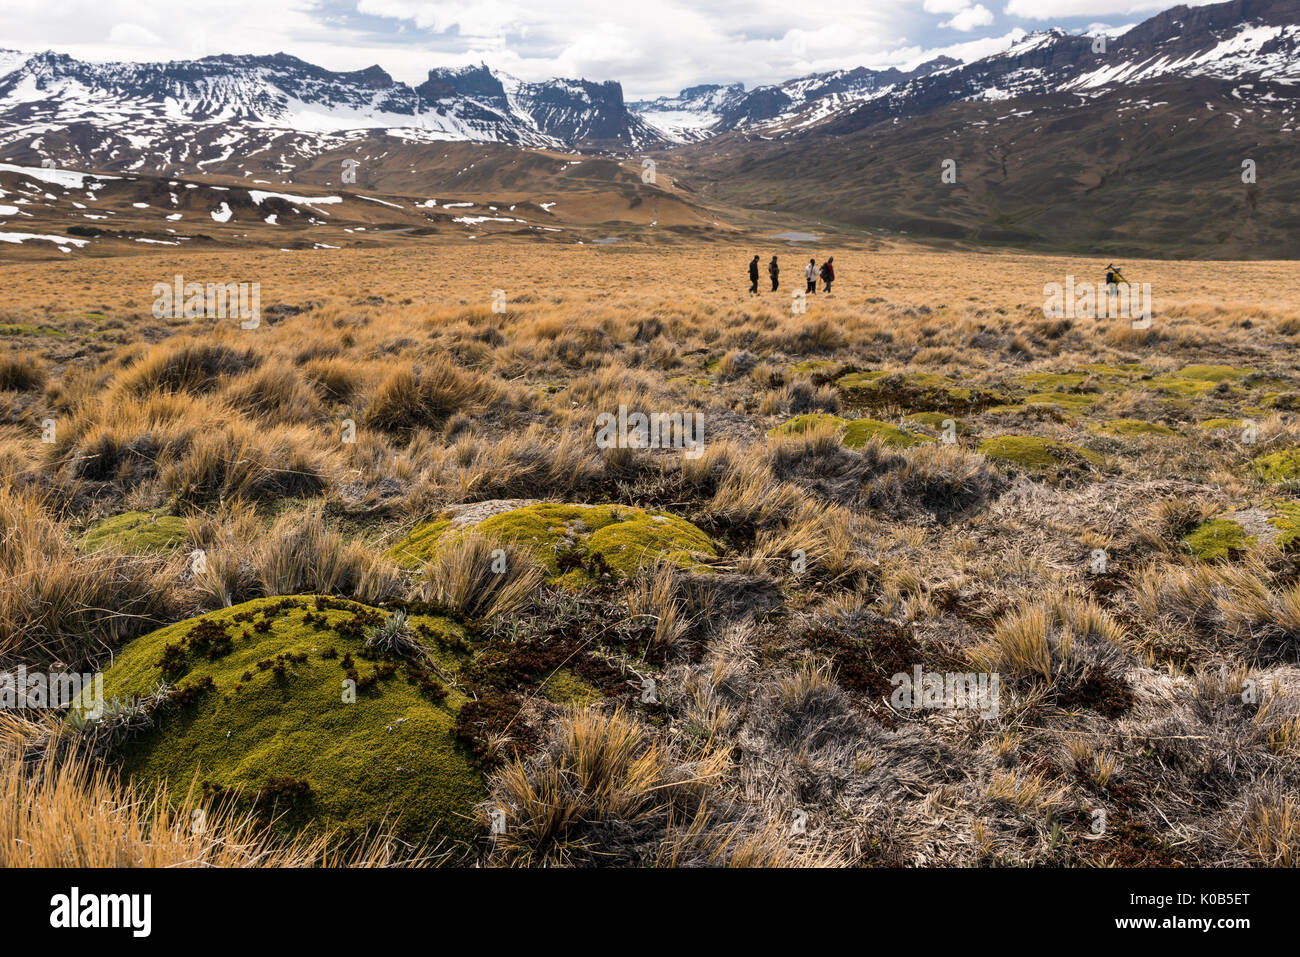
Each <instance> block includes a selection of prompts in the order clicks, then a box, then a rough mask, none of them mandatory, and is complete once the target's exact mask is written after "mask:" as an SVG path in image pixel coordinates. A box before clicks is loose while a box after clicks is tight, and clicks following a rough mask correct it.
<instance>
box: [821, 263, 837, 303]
mask: <svg viewBox="0 0 1300 957" xmlns="http://www.w3.org/2000/svg"><path fill="white" fill-rule="evenodd" d="M834 281H835V257H834V256H831V257H830V258H829V259H827V260H826V261H825V262H824V263H822V282H824V283H826V293H827V294H828V295H829V294H830V291H831V283H833V282H834Z"/></svg>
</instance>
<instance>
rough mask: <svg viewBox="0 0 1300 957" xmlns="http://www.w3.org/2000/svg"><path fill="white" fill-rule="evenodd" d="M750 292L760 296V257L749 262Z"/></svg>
mask: <svg viewBox="0 0 1300 957" xmlns="http://www.w3.org/2000/svg"><path fill="white" fill-rule="evenodd" d="M749 291H750V292H752V293H754V294H755V295H757V294H758V257H757V256H755V257H754V258H753V259H751V260H750V261H749Z"/></svg>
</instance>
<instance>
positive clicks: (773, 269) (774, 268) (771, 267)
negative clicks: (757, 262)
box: [767, 256, 781, 292]
mask: <svg viewBox="0 0 1300 957" xmlns="http://www.w3.org/2000/svg"><path fill="white" fill-rule="evenodd" d="M767 274H768V275H769V276H771V277H772V291H773V292H776V289H777V287H778V286H779V285H781V283H780V282H779V281H778V279H779V277H780V275H781V267H780V266H778V265H777V264H776V257H775V256H773V257H772V261H771V262H770V263H768V264H767Z"/></svg>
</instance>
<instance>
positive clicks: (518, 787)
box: [486, 709, 835, 867]
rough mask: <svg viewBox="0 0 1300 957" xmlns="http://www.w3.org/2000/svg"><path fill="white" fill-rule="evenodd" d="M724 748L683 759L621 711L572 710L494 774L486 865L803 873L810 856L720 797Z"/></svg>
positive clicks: (815, 856)
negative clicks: (496, 818) (496, 817)
mask: <svg viewBox="0 0 1300 957" xmlns="http://www.w3.org/2000/svg"><path fill="white" fill-rule="evenodd" d="M726 765H727V755H726V753H725V752H723V751H718V752H714V753H712V754H709V755H707V756H703V757H700V758H698V759H696V760H693V761H682V760H681V759H679V758H677V757H676V756H675V755H674V754H673V752H672V750H671V749H670V748H669V747H667V746H666V745H664V744H662V743H660V742H658V741H656V740H655V739H654V738H653V737H652V736H651V735H650V733H649V731H648V729H647V728H646V727H645V726H644V725H643V724H641V723H640V722H639V721H638V720H636V719H635V718H632V717H631V716H629V715H627V714H626V713H624V712H622V711H616V712H614V713H612V714H604V713H602V712H600V711H597V710H594V709H588V710H585V711H576V710H571V711H569V712H567V713H566V714H564V715H563V716H562V717H560V718H559V719H557V720H556V721H555V722H554V724H553V725H552V727H551V729H550V733H549V736H548V739H547V741H546V742H545V743H544V744H543V746H542V748H541V751H540V753H538V754H537V755H535V756H534V757H532V758H530V759H526V760H518V759H517V760H515V761H514V762H512V763H510V764H508V765H506V766H505V767H503V768H501V769H500V770H498V771H497V772H495V773H494V774H493V775H492V778H491V781H490V784H489V788H490V792H491V797H490V799H489V802H488V804H487V805H486V809H488V810H493V811H497V812H499V813H500V815H501V817H502V820H503V823H504V830H502V831H501V832H500V833H498V834H496V835H495V836H494V838H493V842H492V846H491V849H490V851H489V856H488V860H489V863H492V864H497V865H507V866H545V865H562V866H584V865H585V866H590V865H597V864H599V865H605V866H610V865H622V866H691V865H697V866H698V865H708V866H777V867H781V866H799V865H803V866H807V865H815V864H825V863H832V862H833V861H834V859H835V858H834V855H831V854H828V853H826V852H825V851H823V850H821V849H813V850H808V849H806V847H804V846H801V845H800V844H798V843H795V842H792V841H790V840H789V838H788V836H787V835H786V834H784V833H783V832H782V831H781V829H779V828H777V827H775V826H773V825H772V823H770V822H767V821H761V820H758V819H754V818H752V817H750V816H748V815H743V814H742V813H740V810H739V809H738V808H736V807H734V806H731V805H730V804H729V802H727V801H725V799H723V798H722V795H721V793H720V791H719V788H720V785H721V783H722V778H723V776H724V774H725V769H726Z"/></svg>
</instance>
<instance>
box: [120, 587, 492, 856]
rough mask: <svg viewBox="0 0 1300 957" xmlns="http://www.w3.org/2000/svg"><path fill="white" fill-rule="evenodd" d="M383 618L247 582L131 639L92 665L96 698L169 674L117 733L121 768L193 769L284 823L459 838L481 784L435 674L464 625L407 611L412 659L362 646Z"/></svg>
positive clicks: (459, 643) (459, 700)
mask: <svg viewBox="0 0 1300 957" xmlns="http://www.w3.org/2000/svg"><path fill="white" fill-rule="evenodd" d="M389 618H390V616H389V614H388V613H387V612H384V611H381V610H379V609H375V608H371V607H369V606H366V605H361V604H358V603H356V602H352V601H346V600H342V599H335V598H326V597H320V596H310V597H307V596H295V597H291V598H259V599H256V600H254V601H250V602H245V603H244V604H242V605H236V606H235V607H233V608H226V609H223V610H221V611H217V612H213V613H211V614H208V615H204V616H202V617H199V618H192V619H189V620H186V621H182V622H178V623H176V624H174V625H170V626H168V627H166V628H163V629H160V630H159V631H155V632H153V633H152V634H149V635H146V636H144V637H142V638H138V639H136V640H135V641H133V642H131V643H130V644H128V645H127V646H126V647H125V648H124V649H123V650H122V652H121V653H120V654H119V655H118V657H117V659H116V660H115V661H114V662H113V665H112V666H111V667H110V668H109V669H108V670H107V671H106V672H105V673H104V697H105V700H106V701H108V702H112V701H113V700H114V699H118V700H119V701H126V700H129V699H136V698H143V697H145V696H148V695H150V694H151V693H153V692H154V691H155V690H156V689H157V688H158V687H159V685H160V684H162V683H164V682H166V683H168V684H170V685H174V686H175V690H173V691H172V692H171V694H170V701H169V703H167V704H166V705H164V706H162V707H159V708H157V709H156V710H155V712H154V724H153V726H152V727H150V728H149V729H148V730H146V731H144V732H142V733H141V734H140V735H139V736H137V737H135V738H133V739H131V740H130V741H129V742H128V743H127V744H126V745H125V746H124V753H123V767H124V769H125V770H126V772H127V773H129V774H130V775H131V776H132V777H134V778H137V779H140V780H143V781H146V782H150V783H152V782H155V781H164V780H165V781H168V782H170V785H171V787H172V789H173V790H175V789H184V788H185V787H187V786H188V784H189V783H190V781H191V780H192V779H193V778H194V777H195V776H196V775H197V776H198V779H199V782H200V784H201V786H202V787H203V788H204V789H205V791H207V792H208V793H210V794H217V795H224V794H232V796H235V797H236V799H237V800H239V801H241V802H247V803H249V804H251V805H252V806H253V807H255V808H256V809H257V810H258V811H259V812H261V813H265V814H267V815H268V816H274V817H275V818H276V819H277V820H278V821H279V823H280V824H281V825H283V826H285V827H297V826H316V825H319V826H324V827H328V828H333V829H337V830H339V831H342V832H348V833H354V832H359V831H361V830H363V829H366V828H371V827H377V826H380V825H383V824H388V825H392V826H395V827H396V828H397V829H398V830H399V831H400V832H401V833H402V834H405V835H409V836H411V837H413V838H420V839H423V838H425V837H429V836H431V837H433V838H447V839H449V840H465V839H468V838H470V837H471V836H472V835H473V833H474V831H475V827H474V825H473V816H472V809H473V807H474V805H475V804H476V803H477V802H478V801H480V800H482V798H483V796H484V793H485V792H484V787H483V783H482V779H481V777H480V773H479V770H478V767H477V766H476V764H475V762H474V761H473V760H472V758H471V757H470V755H469V753H468V752H467V751H466V750H464V749H463V748H462V746H461V745H460V744H459V743H458V742H457V741H456V739H455V738H454V736H453V725H454V724H455V720H456V715H457V712H458V710H459V709H460V707H461V705H462V704H463V703H464V700H465V699H464V696H463V695H461V694H459V693H458V692H457V691H455V690H452V689H450V688H448V687H446V686H445V685H444V684H443V683H442V682H441V681H440V680H439V678H438V673H439V672H440V673H441V674H442V675H443V676H447V675H450V674H452V673H454V671H455V669H456V666H457V663H458V661H459V660H460V658H461V657H463V656H464V654H465V650H464V649H465V648H466V639H465V635H464V633H463V631H462V630H461V629H460V628H459V626H457V625H456V624H454V623H453V622H451V621H448V620H447V619H444V618H438V617H431V616H416V615H412V616H411V617H410V618H409V619H408V620H407V622H406V627H407V628H408V629H409V633H410V635H411V636H412V637H413V638H414V639H415V640H416V641H418V642H420V643H421V644H422V645H425V646H426V647H428V648H429V649H430V650H431V652H432V655H433V659H434V661H435V662H436V665H437V669H436V671H434V670H431V669H424V668H419V667H416V666H411V665H407V664H405V663H403V662H399V661H395V660H386V659H385V658H384V656H383V655H381V654H380V653H379V652H377V651H374V650H372V649H370V648H367V647H366V644H365V641H366V636H367V634H368V633H369V632H370V631H371V630H372V629H375V628H377V627H380V626H382V625H384V623H385V622H386V621H388V619H389ZM390 624H391V623H390ZM349 681H351V682H355V695H354V697H355V701H352V702H348V701H347V700H345V699H346V698H347V697H348V694H347V689H346V687H345V686H346V685H347V683H348V682H349Z"/></svg>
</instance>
